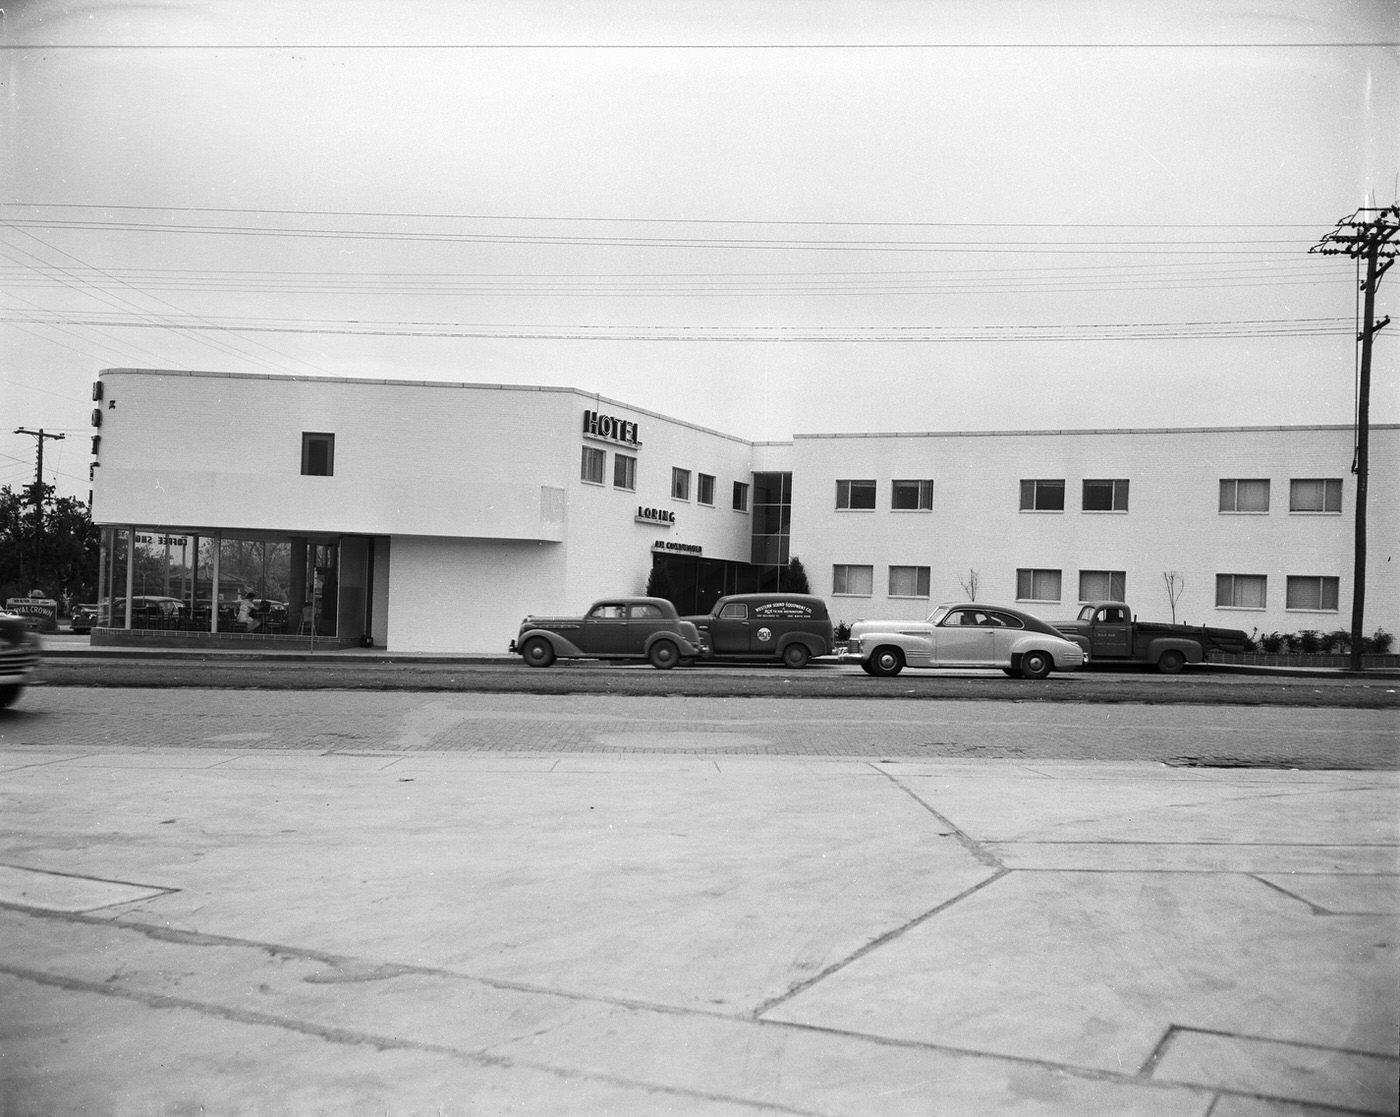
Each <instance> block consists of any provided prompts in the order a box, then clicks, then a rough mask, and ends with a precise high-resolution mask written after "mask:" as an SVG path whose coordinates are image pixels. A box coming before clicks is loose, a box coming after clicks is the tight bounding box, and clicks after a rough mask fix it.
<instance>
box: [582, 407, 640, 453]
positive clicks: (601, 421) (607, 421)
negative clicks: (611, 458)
mask: <svg viewBox="0 0 1400 1117" xmlns="http://www.w3.org/2000/svg"><path fill="white" fill-rule="evenodd" d="M640 433H641V432H640V428H639V427H638V426H637V424H636V423H634V422H632V421H631V420H630V419H619V418H618V417H617V416H616V415H602V414H599V413H598V412H597V411H585V412H584V413H583V434H584V437H585V438H599V439H602V440H603V441H604V442H615V443H617V444H618V445H621V446H633V447H637V446H640V445H641V444H642V440H641V439H640V438H639V437H638V435H639V434H640Z"/></svg>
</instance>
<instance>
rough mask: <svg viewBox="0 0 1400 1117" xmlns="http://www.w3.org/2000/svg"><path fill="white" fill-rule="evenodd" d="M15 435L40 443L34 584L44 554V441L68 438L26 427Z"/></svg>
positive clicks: (35, 491) (36, 469)
mask: <svg viewBox="0 0 1400 1117" xmlns="http://www.w3.org/2000/svg"><path fill="white" fill-rule="evenodd" d="M15 434H29V435H33V436H34V440H35V442H37V443H38V451H39V452H38V462H37V463H36V464H35V467H34V489H33V492H32V493H31V496H32V498H33V500H34V529H35V530H34V579H33V581H34V583H35V585H36V586H37V585H38V582H39V574H40V571H39V565H40V563H41V561H42V559H43V554H44V440H45V439H46V438H52V439H55V440H60V439H64V438H67V437H68V436H67V435H66V434H49V433H48V432H47V431H46V430H44V428H43V427H40V428H39V429H38V430H36V431H32V430H29V429H27V428H25V427H16V428H15Z"/></svg>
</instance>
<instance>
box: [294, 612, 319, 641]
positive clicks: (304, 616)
mask: <svg viewBox="0 0 1400 1117" xmlns="http://www.w3.org/2000/svg"><path fill="white" fill-rule="evenodd" d="M297 635H298V636H307V635H310V636H315V635H316V610H315V608H314V607H312V606H310V605H303V606H302V607H301V623H300V624H298V625H297Z"/></svg>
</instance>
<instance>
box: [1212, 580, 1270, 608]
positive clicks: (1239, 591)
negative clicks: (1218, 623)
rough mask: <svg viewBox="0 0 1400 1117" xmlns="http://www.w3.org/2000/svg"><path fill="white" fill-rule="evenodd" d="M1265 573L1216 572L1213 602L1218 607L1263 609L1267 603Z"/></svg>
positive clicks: (1267, 581)
mask: <svg viewBox="0 0 1400 1117" xmlns="http://www.w3.org/2000/svg"><path fill="white" fill-rule="evenodd" d="M1268 583H1269V579H1268V576H1267V575H1265V574H1217V575H1216V576H1215V604H1216V607H1217V608H1220V609H1263V608H1266V607H1267V605H1268V600H1269V597H1268Z"/></svg>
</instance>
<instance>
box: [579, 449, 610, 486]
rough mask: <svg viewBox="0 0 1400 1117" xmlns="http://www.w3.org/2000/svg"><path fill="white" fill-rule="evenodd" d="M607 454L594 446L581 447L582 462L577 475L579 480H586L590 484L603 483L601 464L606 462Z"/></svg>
mask: <svg viewBox="0 0 1400 1117" xmlns="http://www.w3.org/2000/svg"><path fill="white" fill-rule="evenodd" d="M607 457H608V456H607V454H605V453H603V451H602V450H599V449H597V448H596V447H594V446H585V447H584V448H583V463H582V464H581V465H580V466H579V471H578V476H579V480H580V481H587V482H588V483H589V484H590V485H601V484H602V483H603V466H604V465H605V464H606V462H607Z"/></svg>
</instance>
